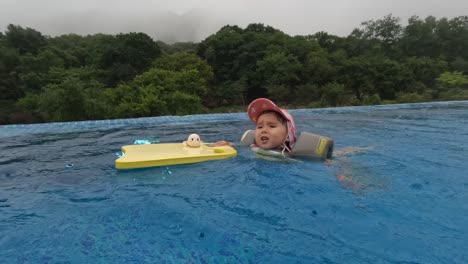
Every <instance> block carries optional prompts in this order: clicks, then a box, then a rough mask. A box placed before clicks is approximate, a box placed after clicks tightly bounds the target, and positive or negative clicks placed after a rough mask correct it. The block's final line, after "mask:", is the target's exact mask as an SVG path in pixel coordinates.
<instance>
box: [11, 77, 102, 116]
mask: <svg viewBox="0 0 468 264" xmlns="http://www.w3.org/2000/svg"><path fill="white" fill-rule="evenodd" d="M101 89H102V87H101V85H100V84H99V83H96V82H94V83H85V82H83V81H81V80H79V79H77V78H66V79H64V80H62V82H60V83H58V84H48V85H47V86H45V87H44V88H43V89H42V90H41V92H40V93H28V94H27V95H26V97H24V98H22V99H20V100H19V101H18V106H20V107H22V108H23V109H25V110H27V111H29V112H31V113H33V115H35V116H38V117H40V118H41V119H42V120H43V121H45V122H57V121H77V120H88V119H98V118H103V117H104V114H103V113H104V112H105V109H104V108H103V106H102V102H101V100H102V99H103V98H102V93H101V92H100V91H102V90H101Z"/></svg>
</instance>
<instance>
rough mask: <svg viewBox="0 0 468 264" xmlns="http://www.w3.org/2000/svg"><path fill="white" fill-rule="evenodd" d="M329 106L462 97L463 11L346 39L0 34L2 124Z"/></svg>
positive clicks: (13, 29) (268, 34)
mask: <svg viewBox="0 0 468 264" xmlns="http://www.w3.org/2000/svg"><path fill="white" fill-rule="evenodd" d="M257 97H269V98H271V99H272V100H274V101H276V102H277V103H278V104H279V105H283V106H287V107H290V108H294V107H333V106H345V105H372V104H389V103H403V102H424V101H441V100H467V99H468V16H460V17H455V18H453V19H447V18H441V19H438V18H435V17H433V16H428V17H426V18H424V19H423V18H420V17H417V16H413V17H411V18H410V19H409V20H408V21H407V23H406V25H405V26H403V25H402V24H401V21H400V19H399V18H397V17H393V16H392V15H391V14H390V15H387V16H385V17H383V18H382V19H377V20H370V21H366V22H363V23H362V24H361V25H360V26H359V27H357V28H356V29H355V30H353V32H352V33H351V34H350V35H349V36H346V37H339V36H335V35H330V34H328V33H326V32H317V33H315V34H313V35H307V36H290V35H288V34H285V33H284V32H282V31H280V30H277V29H275V28H273V27H270V26H265V25H263V24H250V25H248V26H247V27H246V28H245V29H243V28H240V27H238V26H232V25H227V26H224V27H223V28H221V29H220V30H219V31H218V32H216V33H215V34H213V35H210V36H209V37H207V38H206V39H204V40H203V41H201V42H200V43H174V44H166V43H164V42H162V41H157V40H153V39H152V38H151V37H149V36H148V35H147V34H145V33H125V34H117V35H108V34H96V35H87V36H80V35H76V34H67V35H61V36H56V37H49V36H45V35H43V34H41V32H38V31H36V30H35V29H32V28H25V27H22V26H19V25H13V24H10V25H8V27H7V29H6V30H5V32H0V103H1V104H0V124H15V123H38V122H54V121H75V120H91V119H112V118H132V117H144V116H159V115H186V114H195V113H208V112H215V111H217V112H222V111H232V110H240V109H244V108H245V106H246V105H247V104H248V103H249V102H250V101H251V100H252V99H254V98H257Z"/></svg>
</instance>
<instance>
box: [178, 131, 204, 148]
mask: <svg viewBox="0 0 468 264" xmlns="http://www.w3.org/2000/svg"><path fill="white" fill-rule="evenodd" d="M183 144H184V146H187V147H191V148H199V147H201V146H202V144H203V142H202V141H201V139H200V136H199V135H197V134H190V136H188V138H187V140H186V141H184V142H183Z"/></svg>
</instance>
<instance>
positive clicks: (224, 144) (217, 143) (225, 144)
mask: <svg viewBox="0 0 468 264" xmlns="http://www.w3.org/2000/svg"><path fill="white" fill-rule="evenodd" d="M211 146H212V147H222V146H231V143H229V142H227V141H224V140H222V141H217V142H214V143H212V144H211Z"/></svg>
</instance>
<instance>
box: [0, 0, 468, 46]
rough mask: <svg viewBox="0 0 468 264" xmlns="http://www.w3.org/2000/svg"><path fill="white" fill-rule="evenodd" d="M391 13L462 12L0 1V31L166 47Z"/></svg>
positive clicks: (378, 4)
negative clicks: (258, 26) (232, 30)
mask: <svg viewBox="0 0 468 264" xmlns="http://www.w3.org/2000/svg"><path fill="white" fill-rule="evenodd" d="M388 14H392V15H393V16H395V17H399V18H401V23H402V24H403V25H406V22H407V19H408V18H409V17H410V16H412V15H417V16H419V17H420V18H425V17H427V16H429V15H433V16H435V17H437V18H442V17H447V18H453V17H456V16H462V15H468V1H461V0H445V1H441V0H321V1H315V0H172V1H170V0H0V31H1V32H4V31H5V30H6V27H7V25H8V24H15V25H20V26H22V27H30V28H33V29H36V30H38V31H40V32H41V33H42V34H44V35H49V36H57V35H61V34H67V33H76V34H80V35H86V34H96V33H107V34H117V33H126V32H144V33H146V34H148V35H150V36H151V37H153V39H154V40H162V41H164V42H167V43H173V42H177V41H194V42H199V41H201V40H203V39H205V38H206V37H207V36H209V35H211V34H214V33H216V32H217V31H218V30H219V29H220V28H221V27H222V26H224V25H227V24H229V25H238V26H240V27H242V28H245V26H247V25H248V24H250V23H263V24H265V25H269V26H272V27H274V28H276V29H279V30H282V31H283V32H285V33H287V34H289V35H309V34H314V33H316V32H318V31H325V32H327V33H330V34H334V35H338V36H347V35H348V34H350V33H351V31H352V30H353V29H354V28H357V27H359V26H360V24H361V22H364V21H368V20H376V19H381V18H383V17H384V16H385V15H388Z"/></svg>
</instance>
